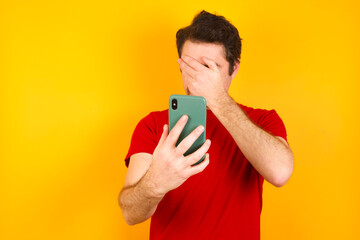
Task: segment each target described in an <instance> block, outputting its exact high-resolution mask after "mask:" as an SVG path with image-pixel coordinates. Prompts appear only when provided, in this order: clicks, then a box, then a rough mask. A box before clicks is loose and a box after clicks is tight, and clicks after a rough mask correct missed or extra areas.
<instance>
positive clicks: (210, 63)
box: [202, 57, 219, 72]
mask: <svg viewBox="0 0 360 240" xmlns="http://www.w3.org/2000/svg"><path fill="white" fill-rule="evenodd" d="M202 59H203V61H204V63H206V65H208V66H209V68H210V69H211V70H213V71H216V72H218V71H219V68H218V66H217V65H216V63H215V62H214V61H213V60H211V59H209V58H206V57H203V58H202Z"/></svg>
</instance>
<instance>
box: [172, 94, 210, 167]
mask: <svg viewBox="0 0 360 240" xmlns="http://www.w3.org/2000/svg"><path fill="white" fill-rule="evenodd" d="M183 115H187V116H188V121H187V123H186V125H185V127H184V129H183V130H182V132H181V134H180V136H179V139H178V141H177V143H176V146H177V145H178V144H179V143H180V142H181V141H182V140H183V139H184V138H185V137H186V136H187V135H189V134H190V133H191V132H192V131H193V130H194V129H195V128H197V127H198V126H199V125H203V126H204V131H203V132H202V134H201V135H200V136H199V138H198V139H196V141H195V142H194V143H193V145H192V146H191V147H190V148H189V149H188V150H187V151H186V152H185V154H184V156H187V155H189V154H191V153H193V152H195V151H196V150H197V149H199V148H200V147H201V146H202V145H203V144H204V143H205V140H206V100H205V98H203V97H199V96H189V95H171V96H170V98H169V132H170V131H171V129H172V128H173V127H174V126H175V124H176V123H177V121H178V120H179V119H180V118H181V117H182V116H183ZM204 159H205V155H204V156H203V157H202V158H201V159H200V160H199V161H198V162H197V163H195V164H194V165H197V164H199V163H201V162H202V161H204Z"/></svg>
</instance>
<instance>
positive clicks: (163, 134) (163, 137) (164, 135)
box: [158, 124, 169, 145]
mask: <svg viewBox="0 0 360 240" xmlns="http://www.w3.org/2000/svg"><path fill="white" fill-rule="evenodd" d="M168 128H169V127H168V125H167V124H165V125H164V126H163V132H162V134H161V137H160V140H159V143H158V145H161V144H163V142H165V140H166V138H167V136H168V131H169V130H168Z"/></svg>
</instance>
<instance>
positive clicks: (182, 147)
mask: <svg viewBox="0 0 360 240" xmlns="http://www.w3.org/2000/svg"><path fill="white" fill-rule="evenodd" d="M203 131H204V126H202V125H200V126H198V127H197V128H195V129H194V130H193V131H192V132H191V133H190V134H189V135H188V136H187V137H186V138H184V139H183V140H182V141H181V142H180V143H179V145H178V146H177V147H176V151H177V152H178V153H180V154H184V153H185V152H186V151H187V150H188V149H189V148H190V147H191V145H193V143H194V142H195V141H196V139H198V137H199V136H200V135H201V134H202V133H203Z"/></svg>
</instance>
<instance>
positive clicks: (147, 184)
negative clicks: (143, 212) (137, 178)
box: [141, 169, 166, 199]
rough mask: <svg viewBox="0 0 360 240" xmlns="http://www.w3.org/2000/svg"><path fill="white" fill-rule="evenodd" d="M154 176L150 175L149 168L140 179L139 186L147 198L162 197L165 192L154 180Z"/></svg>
mask: <svg viewBox="0 0 360 240" xmlns="http://www.w3.org/2000/svg"><path fill="white" fill-rule="evenodd" d="M154 179H155V177H153V176H152V174H151V170H150V169H149V170H148V171H147V172H146V174H145V175H144V177H143V178H142V179H141V186H142V187H141V188H142V190H143V192H144V194H145V195H146V197H147V198H159V199H161V198H163V197H164V196H165V194H166V191H165V190H162V188H161V186H159V185H158V184H157V183H156V181H154Z"/></svg>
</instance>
